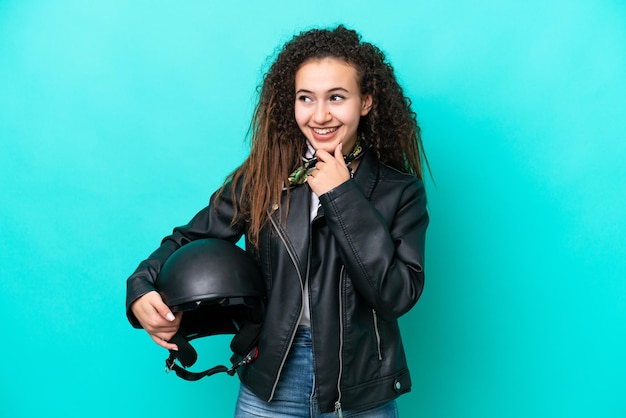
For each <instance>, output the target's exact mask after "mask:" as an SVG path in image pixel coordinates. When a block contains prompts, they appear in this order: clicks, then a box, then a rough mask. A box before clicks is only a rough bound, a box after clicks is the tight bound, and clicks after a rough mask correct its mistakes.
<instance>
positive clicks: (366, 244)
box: [320, 177, 429, 319]
mask: <svg viewBox="0 0 626 418" xmlns="http://www.w3.org/2000/svg"><path fill="white" fill-rule="evenodd" d="M387 186H389V187H387ZM376 193H384V194H385V195H384V196H383V195H381V196H378V197H376V199H375V200H376V202H377V203H376V205H377V206H379V207H380V208H381V210H380V211H379V210H378V209H377V208H376V207H375V206H374V204H372V203H371V202H370V201H369V200H368V199H367V197H366V196H365V194H364V193H363V191H362V190H361V189H360V188H359V187H358V185H357V184H356V182H355V181H354V180H349V181H347V182H345V183H343V184H341V185H340V186H338V187H336V188H335V189H332V190H330V191H329V192H327V193H325V194H324V195H322V196H320V202H322V204H323V206H324V213H325V216H326V219H327V222H328V223H329V226H330V228H331V230H332V231H333V235H334V237H335V239H336V240H337V242H338V246H339V248H340V256H341V258H342V262H343V263H344V266H345V269H346V272H347V273H348V276H349V278H350V280H351V281H352V284H353V285H354V287H355V289H356V290H357V291H358V292H359V294H360V295H361V296H362V297H363V298H364V299H365V300H366V301H367V302H368V303H369V304H370V305H371V306H372V307H373V308H374V309H376V311H377V313H378V315H380V316H381V317H382V318H384V319H395V318H398V317H399V316H401V315H403V314H404V313H406V312H408V311H409V310H410V309H411V308H412V307H413V306H414V305H415V303H416V302H417V300H418V299H419V297H420V295H421V293H422V290H423V288H424V247H425V236H426V228H427V227H428V223H429V217H428V212H427V211H426V195H425V190H424V185H423V183H422V181H421V180H419V179H418V178H415V177H413V178H411V179H410V180H408V181H407V180H402V181H400V180H398V181H395V180H392V181H390V182H389V181H388V182H387V184H385V185H384V187H380V186H379V187H378V188H377V190H375V191H374V194H376ZM383 213H384V214H385V215H383Z"/></svg>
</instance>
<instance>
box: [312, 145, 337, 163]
mask: <svg viewBox="0 0 626 418" xmlns="http://www.w3.org/2000/svg"><path fill="white" fill-rule="evenodd" d="M315 157H316V158H317V161H318V164H319V161H328V160H329V159H331V158H333V156H332V155H330V153H328V152H327V151H324V150H323V149H318V150H317V151H315Z"/></svg>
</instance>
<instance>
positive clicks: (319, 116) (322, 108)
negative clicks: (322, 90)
mask: <svg viewBox="0 0 626 418" xmlns="http://www.w3.org/2000/svg"><path fill="white" fill-rule="evenodd" d="M332 119H333V116H332V115H331V113H330V110H329V109H328V105H327V104H326V103H325V102H324V101H322V100H320V101H319V102H318V103H317V106H316V107H315V113H314V114H313V122H315V123H317V124H320V125H323V124H324V123H327V122H329V121H331V120H332Z"/></svg>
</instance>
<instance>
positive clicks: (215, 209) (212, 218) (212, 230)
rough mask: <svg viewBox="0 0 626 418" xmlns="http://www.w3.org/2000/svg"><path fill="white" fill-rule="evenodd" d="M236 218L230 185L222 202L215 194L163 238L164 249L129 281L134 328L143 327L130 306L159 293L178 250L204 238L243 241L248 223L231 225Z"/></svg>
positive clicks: (129, 316)
mask: <svg viewBox="0 0 626 418" xmlns="http://www.w3.org/2000/svg"><path fill="white" fill-rule="evenodd" d="M234 215H235V213H234V209H233V205H232V199H231V193H230V188H229V187H228V186H227V188H226V189H225V190H224V193H222V195H221V198H220V199H219V200H217V199H216V194H215V193H214V194H213V196H211V200H210V203H209V205H208V206H207V207H205V208H204V209H202V210H201V211H200V212H198V213H197V214H196V215H195V216H194V217H193V218H192V219H191V221H190V222H189V223H188V224H187V225H185V226H180V227H176V228H174V230H173V232H172V234H171V235H168V236H166V237H165V238H163V241H162V242H161V246H160V247H159V248H157V249H156V250H155V251H154V252H153V253H152V254H150V256H149V257H148V258H147V259H145V260H144V261H142V262H141V263H140V264H139V266H138V267H137V269H136V270H135V272H134V273H133V274H132V275H131V276H130V277H129V278H128V280H127V281H126V316H127V317H128V320H129V321H130V323H131V325H132V326H134V327H135V328H140V327H141V326H140V324H139V322H138V321H137V318H135V315H134V314H133V313H132V311H131V310H130V306H131V305H132V303H133V302H134V301H135V300H137V299H138V298H139V297H141V296H143V295H144V294H146V293H148V292H150V291H152V290H155V287H154V284H155V282H156V279H157V276H158V274H159V272H160V271H161V267H162V266H163V264H164V263H165V261H166V260H167V259H168V258H169V256H170V255H172V254H173V253H174V251H176V250H177V249H178V248H180V247H182V246H183V245H185V244H187V243H189V242H191V241H194V240H197V239H202V238H221V239H225V240H228V241H231V242H237V241H238V240H239V238H241V236H242V234H243V232H244V223H243V222H242V221H238V222H236V223H235V224H234V225H231V223H232V222H231V221H232V219H233V217H234Z"/></svg>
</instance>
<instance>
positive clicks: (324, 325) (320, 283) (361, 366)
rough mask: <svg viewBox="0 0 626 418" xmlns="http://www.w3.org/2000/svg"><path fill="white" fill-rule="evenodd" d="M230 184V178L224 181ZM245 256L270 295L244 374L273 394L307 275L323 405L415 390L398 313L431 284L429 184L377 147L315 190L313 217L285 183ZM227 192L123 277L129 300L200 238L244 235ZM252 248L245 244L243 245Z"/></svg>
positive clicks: (305, 192) (370, 401)
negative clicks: (326, 187)
mask: <svg viewBox="0 0 626 418" xmlns="http://www.w3.org/2000/svg"><path fill="white" fill-rule="evenodd" d="M227 187H229V186H227ZM289 195H290V197H289V199H290V200H289V214H288V215H287V214H285V212H284V210H285V208H286V207H287V201H286V199H287V193H286V192H285V193H284V194H283V200H282V201H281V202H280V203H279V205H278V209H277V210H276V211H275V212H274V213H273V214H272V215H271V217H270V221H269V222H268V223H267V224H266V225H265V227H264V228H263V230H262V231H261V236H260V244H259V249H258V251H252V250H250V252H251V253H252V254H253V256H254V258H255V259H256V260H257V262H258V264H259V267H260V269H261V272H262V275H263V279H264V282H265V287H266V291H267V296H268V300H267V306H266V313H265V322H264V325H263V328H262V330H261V335H260V338H259V345H258V348H259V356H258V358H257V359H256V360H255V361H254V362H253V363H251V364H249V365H247V366H246V367H241V368H239V369H238V374H239V377H240V379H241V381H242V382H243V383H244V384H246V385H247V386H248V387H249V388H250V389H251V390H252V391H253V392H254V393H255V394H256V395H257V396H259V397H260V398H261V399H264V400H268V401H269V400H271V399H272V396H273V392H274V389H275V386H276V383H277V381H278V378H279V376H280V372H281V369H282V367H283V365H284V362H285V359H286V357H287V354H288V352H289V348H290V346H291V342H292V339H293V337H294V335H295V333H296V330H297V326H298V322H299V318H300V315H301V311H302V294H303V286H304V285H305V283H307V284H308V286H309V289H308V290H309V298H310V300H309V303H310V307H311V334H312V340H313V347H314V359H315V384H316V393H317V397H318V403H319V406H320V409H321V410H322V411H323V412H330V411H333V410H334V409H335V405H336V402H340V403H341V407H342V408H343V409H360V408H365V407H371V406H374V405H376V404H379V403H382V402H386V401H389V400H391V399H395V398H396V397H397V396H399V395H400V394H401V393H405V392H407V391H409V390H410V389H411V379H410V375H409V371H408V368H407V362H406V356H405V352H404V348H403V344H402V339H401V336H400V329H399V326H398V322H397V319H398V318H399V317H400V316H401V315H403V314H404V313H406V312H407V311H409V310H410V309H411V308H412V307H413V306H414V304H415V303H416V302H417V300H418V299H419V297H420V295H421V293H422V290H423V286H424V267H423V266H424V246H425V235H426V229H427V226H428V222H429V216H428V213H427V210H426V195H425V190H424V185H423V183H422V181H421V180H419V179H418V178H416V177H415V176H412V175H409V174H406V173H401V172H399V171H397V170H395V169H393V168H390V167H388V166H386V165H384V164H381V163H380V162H379V161H378V160H377V157H376V153H375V152H374V151H373V150H369V151H368V152H367V153H366V154H365V156H364V157H363V159H362V161H361V163H360V165H359V167H358V170H357V171H356V173H355V175H354V178H352V179H350V180H348V181H346V182H345V183H343V184H341V185H339V186H338V187H336V188H334V189H332V190H331V191H329V192H328V193H325V194H324V195H322V196H320V208H319V210H318V214H317V216H316V217H315V219H314V220H313V222H310V201H311V199H310V196H311V190H310V188H309V187H308V185H306V184H304V185H301V186H297V187H295V188H292V189H290V193H289ZM230 196H231V194H230V190H226V192H225V193H224V194H223V195H222V199H220V200H219V201H216V200H215V198H214V197H212V199H211V202H210V204H209V206H207V207H206V208H204V209H203V210H201V211H200V212H199V213H198V214H197V215H196V216H195V217H194V218H193V219H192V220H191V221H190V222H189V224H187V225H185V226H182V227H178V228H175V229H174V231H173V233H172V235H170V236H167V237H165V238H164V240H163V242H162V245H161V246H160V247H159V248H158V249H157V250H156V251H155V252H154V253H153V254H152V255H151V256H150V257H149V258H148V259H146V260H144V261H143V262H142V263H141V264H140V265H139V267H138V268H137V270H136V271H135V272H134V273H133V275H131V276H130V278H129V279H128V281H127V301H126V303H127V314H128V318H129V320H130V322H131V324H133V326H135V327H139V324H138V322H137V320H136V318H134V317H133V314H132V312H131V311H130V309H129V307H130V305H131V304H132V302H133V301H134V300H136V299H137V298H138V297H140V296H141V295H143V294H145V293H147V292H149V291H151V290H154V286H153V284H154V281H155V278H156V276H157V275H158V273H159V270H160V268H161V266H162V265H163V263H164V262H165V260H166V259H167V258H168V257H169V255H171V254H172V253H173V252H174V251H175V250H176V249H177V248H179V247H180V246H182V245H184V244H186V243H188V242H190V241H192V240H196V239H201V238H208V237H213V238H221V239H226V240H229V241H231V242H237V241H238V240H239V238H240V237H241V236H242V235H244V234H245V232H246V226H247V225H246V222H245V220H244V219H236V220H235V222H234V225H233V224H232V223H231V221H232V220H233V216H234V211H233V208H232V201H231V200H230V199H231V197H230ZM246 247H247V248H249V247H250V245H248V243H247V242H246Z"/></svg>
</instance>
